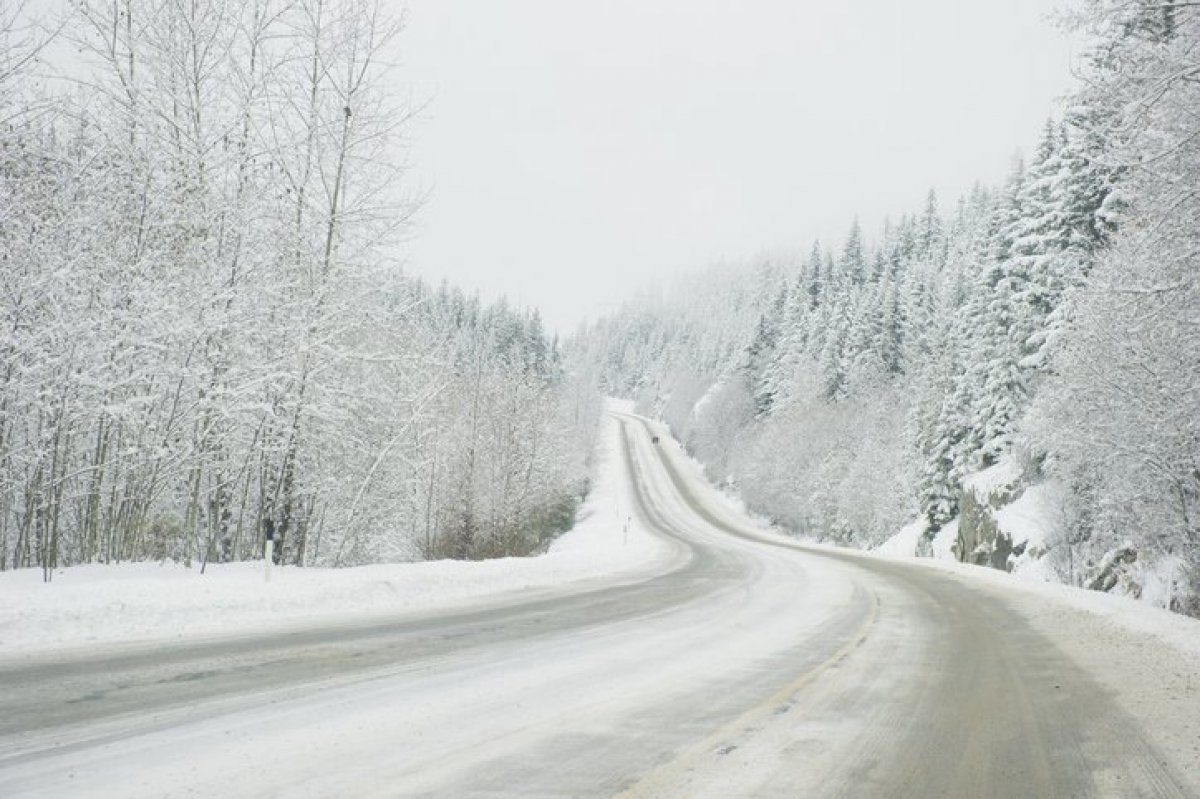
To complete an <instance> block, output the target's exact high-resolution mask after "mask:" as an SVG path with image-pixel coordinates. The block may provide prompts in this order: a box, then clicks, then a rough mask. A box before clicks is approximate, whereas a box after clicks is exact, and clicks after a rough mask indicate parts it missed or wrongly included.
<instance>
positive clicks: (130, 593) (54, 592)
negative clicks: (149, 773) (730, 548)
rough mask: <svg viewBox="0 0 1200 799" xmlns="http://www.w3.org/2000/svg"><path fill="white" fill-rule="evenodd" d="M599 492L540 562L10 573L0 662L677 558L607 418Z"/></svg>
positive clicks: (510, 594)
mask: <svg viewBox="0 0 1200 799" xmlns="http://www.w3.org/2000/svg"><path fill="white" fill-rule="evenodd" d="M592 486H593V488H592V492H591V494H590V495H589V497H588V499H587V501H586V502H585V503H584V505H583V507H582V508H581V510H580V513H579V520H578V523H577V524H576V526H575V527H574V529H572V530H571V531H570V532H568V533H565V534H564V535H563V536H562V537H560V538H559V539H558V540H556V541H555V542H554V543H553V544H552V545H551V547H550V551H549V552H548V553H547V554H545V555H542V556H540V557H533V558H504V559H499V560H490V561H478V562H464V561H433V562H426V563H403V564H389V565H378V566H363V567H358V568H350V569H315V568H303V569H302V568H295V567H282V568H281V567H274V568H272V570H271V582H270V583H267V582H265V580H264V574H263V571H264V569H263V564H262V563H261V562H258V563H230V564H209V567H208V569H207V571H206V573H205V574H203V575H202V574H200V571H199V569H198V568H192V569H189V568H185V567H183V566H180V565H178V564H154V563H136V564H122V565H114V566H79V567H73V568H69V569H61V570H59V571H57V572H55V574H54V577H53V581H52V582H50V583H44V582H42V575H41V571H40V570H37V569H23V570H20V571H15V572H5V573H0V657H10V656H16V655H24V654H29V653H31V652H33V651H35V650H45V649H58V648H63V647H70V646H75V645H83V644H88V645H95V644H99V643H114V642H126V641H165V640H195V639H198V638H205V637H213V636H219V635H231V634H250V633H254V632H259V631H262V630H265V629H283V628H288V627H299V626H310V625H316V624H330V623H339V622H343V621H345V622H348V621H349V620H351V619H353V620H354V621H356V622H358V621H362V620H364V619H367V618H370V617H373V616H374V617H380V616H392V615H396V614H402V613H407V612H414V611H426V610H434V609H443V608H447V609H448V608H454V607H467V606H471V605H475V604H483V603H488V604H496V603H498V602H503V601H506V600H511V601H516V600H518V599H523V598H528V597H530V596H531V595H532V594H533V593H534V592H538V591H542V592H545V593H547V594H550V593H555V592H566V591H570V590H573V589H574V590H578V589H580V588H582V587H584V585H585V584H586V583H587V582H589V581H593V580H599V579H612V578H613V577H614V576H620V575H628V577H629V578H630V579H634V578H636V577H637V576H639V575H645V574H650V573H653V572H654V571H660V570H663V569H665V568H666V567H667V564H668V563H669V561H670V559H671V557H672V554H673V553H674V552H675V550H674V549H673V548H672V547H670V546H669V545H668V544H666V543H665V542H663V541H662V540H661V539H659V538H658V537H656V536H654V535H652V534H651V533H650V532H649V531H647V530H646V529H645V528H643V527H642V526H641V525H640V524H639V523H638V520H637V517H636V515H635V514H633V513H632V512H630V508H631V507H632V502H633V497H632V494H631V493H630V492H631V490H632V489H631V488H630V481H629V480H628V479H627V478H626V476H625V464H624V459H623V457H621V450H620V439H619V431H618V428H617V425H616V422H615V420H613V419H611V418H606V420H605V422H604V427H603V429H602V432H601V436H600V441H599V443H598V451H597V458H596V471H595V474H594V479H593V481H592Z"/></svg>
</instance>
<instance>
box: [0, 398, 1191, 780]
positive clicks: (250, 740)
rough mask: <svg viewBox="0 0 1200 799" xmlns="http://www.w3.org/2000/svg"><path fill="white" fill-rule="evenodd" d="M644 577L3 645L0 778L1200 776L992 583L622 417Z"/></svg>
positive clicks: (1009, 777) (557, 778)
mask: <svg viewBox="0 0 1200 799" xmlns="http://www.w3.org/2000/svg"><path fill="white" fill-rule="evenodd" d="M620 424H621V427H622V440H623V442H624V453H625V454H624V469H625V472H626V474H627V475H628V477H629V479H630V481H631V483H632V485H633V486H634V487H635V489H636V497H637V503H636V511H637V513H638V514H639V516H640V517H641V520H642V522H643V523H644V524H645V525H646V526H648V527H650V528H652V529H653V530H654V531H655V532H656V533H657V534H658V535H660V536H662V537H663V538H664V539H666V540H668V541H669V542H670V543H671V546H672V547H673V549H674V553H675V554H674V557H672V558H671V559H669V561H668V563H667V565H666V566H664V567H663V568H662V569H660V570H659V571H658V572H657V573H654V574H649V575H646V576H645V577H644V578H641V579H637V580H629V579H626V580H625V581H624V582H616V583H613V584H609V585H602V586H596V585H592V586H590V587H587V588H586V589H582V588H580V587H578V586H576V587H565V588H564V589H562V590H561V591H557V592H551V593H548V594H541V595H539V596H538V598H537V599H536V600H534V601H525V602H512V603H511V604H508V605H504V606H499V607H490V608H486V609H477V610H472V611H469V612H461V611H460V612H455V613H445V614H432V613H426V614H422V615H416V616H414V615H410V616H407V617H404V618H397V619H396V620H394V621H391V622H388V623H386V624H378V623H373V624H369V625H367V624H364V625H362V626H358V627H351V628H347V627H345V626H341V627H338V628H320V629H312V630H307V631H304V632H293V633H280V634H277V635H274V636H271V637H266V638H264V637H261V636H260V637H258V638H255V639H248V638H242V639H233V640H229V641H216V642H209V643H205V644H196V645H191V646H175V647H169V648H164V647H159V648H153V649H151V648H142V649H129V650H123V651H122V652H121V653H120V654H110V655H104V656H96V657H74V658H71V659H64V660H59V661H49V660H48V661H42V662H37V663H16V664H8V665H4V666H0V796H5V797H10V796H64V795H70V796H122V797H128V796H184V795H189V796H331V797H334V796H337V797H341V796H405V797H408V796H439V797H501V796H519V797H559V796H563V797H565V796H572V797H575V796H615V795H621V796H630V797H635V796H636V797H645V796H662V797H698V796H712V797H738V796H754V797H759V796H765V797H770V796H779V797H799V796H853V797H864V796H887V797H935V796H944V797H988V796H997V797H999V796H1005V797H1007V796H1013V797H1032V796H1073V797H1085V796H1155V797H1157V796H1167V797H1170V796H1181V797H1182V796H1196V795H1200V785H1198V781H1200V777H1198V776H1197V772H1198V771H1200V768H1198V767H1197V765H1196V764H1195V763H1187V762H1180V761H1179V760H1178V758H1176V760H1174V761H1172V759H1171V756H1170V754H1169V753H1165V752H1164V751H1162V750H1161V748H1156V745H1155V743H1153V742H1152V740H1151V738H1150V737H1148V736H1147V735H1146V734H1145V732H1146V730H1145V724H1144V720H1138V719H1134V718H1132V717H1131V716H1129V715H1128V714H1127V713H1126V712H1125V711H1124V710H1122V708H1121V707H1120V705H1119V703H1117V702H1116V701H1114V700H1113V699H1112V698H1111V696H1110V695H1109V694H1110V692H1109V691H1108V690H1107V689H1106V688H1105V686H1104V685H1102V684H1100V683H1098V682H1097V681H1096V680H1095V679H1094V678H1093V677H1092V676H1090V673H1089V672H1088V671H1087V670H1085V669H1083V668H1081V667H1080V666H1079V665H1078V664H1077V663H1076V661H1074V660H1072V659H1071V658H1070V657H1069V656H1068V655H1067V654H1065V653H1064V652H1063V651H1061V650H1060V649H1059V648H1058V647H1057V646H1056V645H1055V643H1054V642H1053V641H1051V640H1050V639H1049V638H1047V637H1046V636H1045V635H1044V634H1043V633H1041V632H1038V631H1037V630H1035V629H1034V628H1033V627H1032V626H1031V625H1030V624H1029V623H1028V622H1027V620H1026V619H1025V618H1024V617H1022V616H1021V615H1020V614H1019V613H1017V612H1016V611H1014V610H1013V609H1011V608H1009V607H1008V606H1007V605H1006V604H1005V603H1004V602H1002V601H997V600H996V599H995V598H994V596H993V595H991V594H988V593H986V592H984V591H982V590H978V589H976V588H975V587H973V586H971V585H969V584H967V583H965V582H963V581H961V580H959V579H956V578H954V577H953V576H948V575H943V574H940V573H937V572H935V571H932V570H928V569H920V568H914V567H911V566H908V565H906V564H901V563H896V562H889V561H884V560H879V559H873V558H868V557H863V556H860V555H856V554H853V553H840V552H833V551H829V550H825V549H812V548H806V547H803V546H801V545H798V544H795V543H793V542H791V541H788V540H786V539H782V538H779V537H777V536H774V535H772V534H770V533H769V532H765V531H763V530H762V529H761V528H759V527H757V526H756V525H754V524H753V523H752V522H750V521H748V520H746V519H744V518H742V517H740V516H739V515H738V514H737V513H735V512H734V511H732V510H730V509H729V508H727V507H726V506H725V505H723V504H722V503H721V502H720V500H719V499H717V498H716V497H715V496H714V495H713V493H712V492H711V491H710V490H709V489H707V488H706V486H704V485H703V483H702V481H701V480H699V478H698V476H697V475H696V473H695V469H694V467H693V466H692V465H691V464H690V463H689V462H687V461H686V460H685V459H684V458H682V456H681V455H680V454H679V452H678V450H677V449H676V448H675V447H674V445H673V444H669V443H667V442H664V444H662V445H656V444H653V443H652V442H651V433H650V431H651V428H650V426H649V424H648V423H647V422H645V421H644V420H641V419H639V418H637V417H632V416H621V417H620Z"/></svg>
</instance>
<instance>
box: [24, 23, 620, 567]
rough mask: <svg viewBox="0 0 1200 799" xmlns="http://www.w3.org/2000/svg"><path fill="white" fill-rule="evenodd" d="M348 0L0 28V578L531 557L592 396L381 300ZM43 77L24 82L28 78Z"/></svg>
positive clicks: (361, 69) (562, 369)
mask: <svg viewBox="0 0 1200 799" xmlns="http://www.w3.org/2000/svg"><path fill="white" fill-rule="evenodd" d="M389 9H390V4H389V3H387V2H376V1H375V0H298V1H297V2H291V1H288V2H280V1H277V0H247V2H238V3H225V2H195V3H160V2H153V1H152V0H116V1H115V2H111V3H81V4H72V5H71V7H70V9H69V12H70V13H67V14H65V15H64V16H63V17H62V18H61V20H59V19H56V18H52V17H50V16H46V17H36V16H31V13H33V12H36V10H37V8H36V4H34V7H32V8H31V7H29V6H28V5H26V4H20V3H18V4H10V3H3V4H0V11H2V12H3V14H2V17H0V28H2V33H0V36H2V39H3V45H4V46H3V48H2V52H3V54H2V56H0V214H2V220H3V221H2V223H0V304H2V310H0V320H2V327H3V329H2V331H0V569H15V568H26V567H41V568H42V569H43V570H44V571H45V575H46V579H49V578H50V576H51V574H52V573H53V570H54V569H55V568H56V567H60V566H64V565H71V564H78V563H112V562H117V561H128V560H152V559H159V560H162V559H173V560H177V561H181V562H185V563H188V564H193V563H194V564H197V565H200V566H201V567H202V568H203V566H204V565H206V564H207V563H209V562H210V561H228V560H238V559H247V558H253V557H261V553H262V552H263V548H264V539H265V537H266V536H267V535H268V534H271V535H273V537H274V540H275V553H276V554H275V557H276V558H277V560H278V561H279V562H281V563H288V564H297V565H353V564H361V563H370V562H380V561H396V560H411V559H419V558H423V557H441V556H452V557H456V558H480V557H489V556H500V555H519V554H528V553H530V552H534V551H537V550H539V549H540V548H542V547H543V546H544V545H545V543H546V541H547V540H548V539H549V538H550V537H552V536H553V535H554V534H555V533H556V532H558V531H561V530H562V529H565V528H568V527H569V526H570V525H571V523H572V520H573V517H574V511H575V507H576V505H577V504H578V502H579V500H580V498H581V496H582V495H583V494H584V493H585V491H586V481H587V467H586V456H587V453H588V452H589V451H590V442H591V437H592V436H593V435H594V432H593V430H594V426H595V422H596V420H597V418H598V414H599V407H600V406H599V401H598V394H597V393H596V392H595V390H594V389H592V390H589V391H585V390H583V389H581V388H579V387H578V386H577V385H576V384H575V383H574V382H573V379H572V378H571V377H570V374H569V372H570V370H568V368H567V367H566V365H565V363H564V361H563V357H562V353H561V351H560V347H559V345H558V342H557V341H556V339H555V338H554V337H553V336H551V335H549V334H548V333H547V332H546V331H545V330H544V329H543V326H542V322H541V320H540V318H539V316H538V315H537V314H536V312H528V311H524V310H520V309H514V308H511V307H508V306H507V305H506V304H505V303H503V302H499V303H494V304H490V305H488V304H484V303H481V302H480V301H479V300H478V299H476V298H473V297H469V296H466V295H464V293H463V292H461V291H459V290H457V289H455V288H453V287H450V286H445V285H443V286H441V287H437V288H434V287H431V286H427V285H424V284H423V283H422V282H420V281H418V280H416V279H413V278H412V277H410V276H408V275H407V274H406V273H405V272H404V270H403V269H402V264H401V262H400V259H399V258H398V256H397V255H396V253H397V252H398V246H399V245H400V244H402V241H403V237H404V235H405V232H406V223H407V221H408V220H409V218H410V217H411V214H412V213H413V211H414V210H415V208H416V207H417V205H418V204H419V203H418V200H419V198H415V197H413V196H411V195H409V194H406V191H407V188H406V185H405V183H404V180H403V178H404V167H405V163H404V155H403V153H404V145H405V140H406V137H407V135H408V132H407V130H408V126H409V125H410V124H411V120H412V117H413V114H414V113H415V111H417V110H419V109H414V108H412V107H411V106H410V105H409V104H408V100H407V98H406V97H405V96H404V95H403V94H402V93H401V92H399V91H398V89H397V88H396V87H397V86H399V85H400V84H398V83H397V81H396V80H395V78H394V75H393V74H392V72H393V64H394V57H393V55H394V54H393V53H392V50H391V49H390V48H392V47H393V46H394V43H395V39H396V37H397V35H398V34H399V33H400V30H401V27H402V22H403V20H402V19H401V18H400V17H399V16H396V15H393V14H392V13H391V11H390V10H389ZM51 58H53V59H57V60H58V61H60V62H64V63H69V64H70V65H71V66H70V69H69V70H64V71H63V74H62V75H60V76H59V77H58V79H57V80H54V81H46V80H40V79H38V72H37V68H38V67H39V65H44V64H45V63H47V62H48V61H49V60H51Z"/></svg>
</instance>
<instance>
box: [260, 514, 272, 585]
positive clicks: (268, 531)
mask: <svg viewBox="0 0 1200 799" xmlns="http://www.w3.org/2000/svg"><path fill="white" fill-rule="evenodd" d="M263 533H264V534H265V536H266V539H267V542H266V544H265V545H264V551H263V576H264V577H265V578H266V581H267V582H268V583H269V582H271V561H273V560H274V559H275V520H274V519H272V518H269V517H268V518H267V519H264V520H263Z"/></svg>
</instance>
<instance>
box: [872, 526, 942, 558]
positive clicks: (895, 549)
mask: <svg viewBox="0 0 1200 799" xmlns="http://www.w3.org/2000/svg"><path fill="white" fill-rule="evenodd" d="M928 529H929V520H928V519H926V518H925V517H924V516H922V517H921V518H919V519H914V520H913V521H911V522H909V523H908V524H906V525H904V526H903V527H901V528H900V532H898V533H896V534H895V535H894V536H892V537H891V538H889V539H888V540H887V541H884V542H883V543H882V544H880V545H879V546H877V547H875V551H876V552H878V553H879V554H881V555H895V556H897V557H909V558H911V557H913V556H914V555H916V554H917V544H919V543H920V541H921V536H922V535H924V534H925V531H926V530H928Z"/></svg>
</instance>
